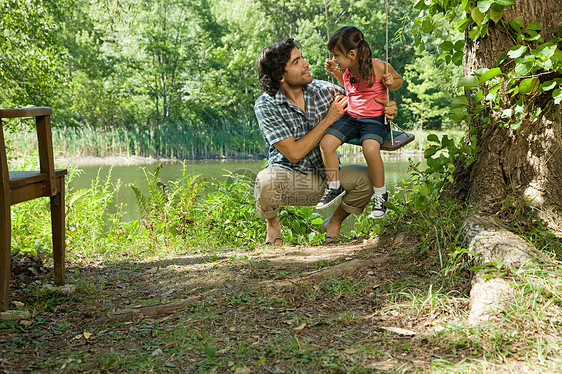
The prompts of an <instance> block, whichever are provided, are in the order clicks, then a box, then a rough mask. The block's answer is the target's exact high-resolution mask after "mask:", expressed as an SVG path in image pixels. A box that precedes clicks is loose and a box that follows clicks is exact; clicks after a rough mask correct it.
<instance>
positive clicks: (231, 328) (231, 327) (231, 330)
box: [228, 326, 236, 332]
mask: <svg viewBox="0 0 562 374" xmlns="http://www.w3.org/2000/svg"><path fill="white" fill-rule="evenodd" d="M228 331H230V332H234V331H236V326H230V328H229V329H228Z"/></svg>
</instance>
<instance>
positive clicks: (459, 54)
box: [453, 52, 464, 66]
mask: <svg viewBox="0 0 562 374" xmlns="http://www.w3.org/2000/svg"><path fill="white" fill-rule="evenodd" d="M463 56H464V53H462V52H455V54H454V55H453V64H455V65H457V66H462V58H463Z"/></svg>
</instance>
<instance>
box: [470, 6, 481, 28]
mask: <svg viewBox="0 0 562 374" xmlns="http://www.w3.org/2000/svg"><path fill="white" fill-rule="evenodd" d="M470 16H471V17H472V19H473V20H474V22H476V24H477V25H478V26H482V22H483V21H484V13H482V12H481V11H480V10H479V9H478V8H477V7H474V8H472V11H471V12H470Z"/></svg>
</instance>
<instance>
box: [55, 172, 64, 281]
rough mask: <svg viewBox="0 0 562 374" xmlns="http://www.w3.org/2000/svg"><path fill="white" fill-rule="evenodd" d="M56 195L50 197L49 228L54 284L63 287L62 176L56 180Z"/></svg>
mask: <svg viewBox="0 0 562 374" xmlns="http://www.w3.org/2000/svg"><path fill="white" fill-rule="evenodd" d="M57 191H58V193H57V194H56V195H55V196H53V197H51V225H52V226H51V228H52V233H53V261H54V267H55V284H56V285H57V286H62V285H64V281H65V273H64V257H65V238H66V227H65V223H64V220H65V204H64V195H65V193H64V176H63V177H61V178H57Z"/></svg>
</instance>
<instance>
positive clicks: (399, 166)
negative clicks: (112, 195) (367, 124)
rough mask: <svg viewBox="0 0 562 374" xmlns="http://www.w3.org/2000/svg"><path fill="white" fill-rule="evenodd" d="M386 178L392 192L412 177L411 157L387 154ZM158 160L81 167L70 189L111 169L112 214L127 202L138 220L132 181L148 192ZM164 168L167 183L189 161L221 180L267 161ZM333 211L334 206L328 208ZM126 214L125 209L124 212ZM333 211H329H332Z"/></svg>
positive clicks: (211, 162) (195, 169)
mask: <svg viewBox="0 0 562 374" xmlns="http://www.w3.org/2000/svg"><path fill="white" fill-rule="evenodd" d="M384 162H385V177H386V185H387V188H388V189H389V190H390V191H392V190H394V188H395V187H396V186H397V185H400V184H401V181H402V179H407V178H408V173H407V171H408V165H409V162H408V159H407V158H405V157H399V158H396V157H384ZM351 163H353V164H365V162H364V160H363V159H362V158H361V157H357V158H353V159H351V158H342V164H351ZM156 164H157V162H156V161H155V162H154V163H152V164H143V165H113V166H108V165H102V166H100V165H90V166H78V167H76V168H77V169H80V170H81V173H80V174H79V175H78V176H75V177H74V179H73V180H72V181H71V183H70V186H69V188H70V189H71V190H73V191H77V190H79V189H82V188H89V187H90V185H91V183H92V181H93V180H95V179H96V178H97V177H98V176H99V177H100V180H102V181H103V180H105V179H106V178H107V176H108V174H109V172H110V171H111V181H112V182H113V183H117V182H118V181H120V182H121V188H120V190H119V191H118V193H117V196H116V199H115V201H114V205H113V206H112V209H111V210H110V212H111V213H114V212H115V211H116V206H118V205H120V204H124V215H123V218H122V219H123V220H124V221H130V220H133V219H137V218H138V215H139V212H138V208H137V206H136V203H135V197H134V194H133V192H132V189H131V188H130V187H129V186H128V184H131V183H133V184H135V185H136V186H137V187H139V188H140V189H141V191H144V192H146V180H147V178H146V175H145V173H147V174H148V173H150V174H152V173H153V172H154V168H155V166H156ZM162 164H163V167H162V169H161V171H160V179H161V180H162V182H163V183H167V182H169V181H174V180H177V179H178V178H180V177H181V175H182V168H183V165H184V164H185V165H186V167H187V170H188V173H189V174H198V175H200V176H201V177H202V178H204V179H206V180H211V179H213V178H214V179H218V180H225V179H226V178H227V177H228V175H229V174H230V173H244V174H247V173H249V172H250V173H257V172H259V171H260V170H261V168H262V166H263V164H264V162H263V161H262V160H232V159H226V160H188V161H184V163H182V162H180V161H164V162H162ZM327 210H328V211H330V209H327ZM122 213H123V212H122ZM328 214H329V213H328Z"/></svg>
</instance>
